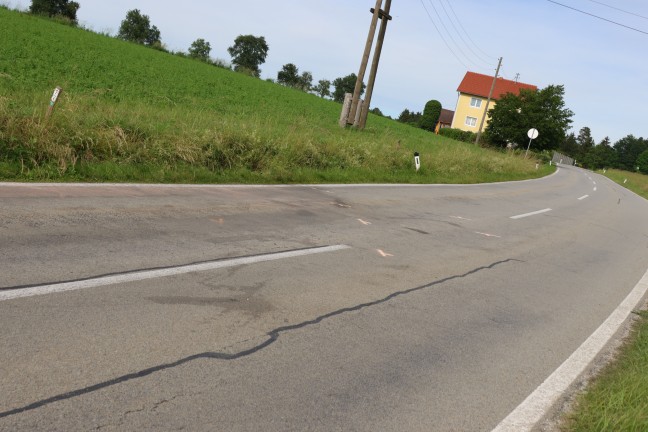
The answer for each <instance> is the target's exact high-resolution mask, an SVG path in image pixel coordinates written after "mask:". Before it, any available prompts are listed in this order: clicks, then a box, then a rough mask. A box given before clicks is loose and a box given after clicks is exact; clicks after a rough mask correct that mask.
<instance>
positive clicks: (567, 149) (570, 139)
mask: <svg viewBox="0 0 648 432" xmlns="http://www.w3.org/2000/svg"><path fill="white" fill-rule="evenodd" d="M558 149H559V150H560V152H561V153H563V154H565V155H567V156H570V157H572V158H575V157H577V156H578V142H577V141H576V135H574V133H573V132H572V133H570V134H569V135H567V136H566V137H565V139H564V140H562V141H561V143H560V145H559V146H558Z"/></svg>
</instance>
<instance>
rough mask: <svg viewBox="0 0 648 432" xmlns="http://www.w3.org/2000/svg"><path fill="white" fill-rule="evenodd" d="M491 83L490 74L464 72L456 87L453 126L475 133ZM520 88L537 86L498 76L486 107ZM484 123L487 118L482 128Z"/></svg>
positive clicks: (492, 105)
mask: <svg viewBox="0 0 648 432" xmlns="http://www.w3.org/2000/svg"><path fill="white" fill-rule="evenodd" d="M492 85H493V77H492V76H488V75H483V74H478V73H475V72H466V76H464V79H463V81H461V84H459V87H458V88H457V92H459V97H458V98H457V107H456V108H455V115H454V118H453V120H452V127H453V128H457V129H462V130H465V131H470V132H475V133H477V132H478V131H479V124H480V123H481V119H482V117H483V116H484V114H485V113H486V101H487V100H488V94H489V93H490V89H491V86H492ZM521 89H527V90H534V91H536V90H538V87H536V86H534V85H532V84H524V83H521V82H517V81H511V80H507V79H504V78H501V77H498V78H497V81H496V83H495V89H494V90H493V97H492V98H491V103H490V105H489V107H488V109H491V108H493V107H494V106H495V104H496V103H497V101H498V100H499V98H500V97H502V96H503V95H505V94H507V93H513V94H516V95H517V94H520V90H521ZM486 124H488V118H486V121H485V122H484V128H486Z"/></svg>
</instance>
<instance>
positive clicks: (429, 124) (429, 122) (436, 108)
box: [420, 100, 442, 132]
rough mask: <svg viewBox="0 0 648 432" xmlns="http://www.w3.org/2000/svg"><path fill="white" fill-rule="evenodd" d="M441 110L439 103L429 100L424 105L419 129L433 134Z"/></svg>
mask: <svg viewBox="0 0 648 432" xmlns="http://www.w3.org/2000/svg"><path fill="white" fill-rule="evenodd" d="M441 108H442V107H441V102H439V101H438V100H431V101H428V103H426V104H425V108H424V109H423V116H421V123H420V126H421V129H425V130H427V131H430V132H434V130H435V129H436V125H437V123H438V122H439V117H440V116H441Z"/></svg>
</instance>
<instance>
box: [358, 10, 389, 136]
mask: <svg viewBox="0 0 648 432" xmlns="http://www.w3.org/2000/svg"><path fill="white" fill-rule="evenodd" d="M390 9H391V0H385V9H384V10H381V11H380V13H379V16H378V17H379V18H380V19H381V20H382V22H381V23H380V30H379V31H378V42H376V51H375V52H374V56H373V62H372V64H371V72H370V73H369V82H368V83H367V92H366V93H365V101H364V103H363V104H362V110H361V112H360V121H359V122H358V128H359V129H364V128H365V126H366V124H367V115H369V105H370V104H371V96H372V94H373V89H374V84H375V83H376V74H377V72H378V63H380V54H381V53H382V47H383V42H384V40H385V33H386V32H387V24H388V23H389V21H390V20H391V19H392V17H391V15H389V11H390ZM374 12H375V11H374Z"/></svg>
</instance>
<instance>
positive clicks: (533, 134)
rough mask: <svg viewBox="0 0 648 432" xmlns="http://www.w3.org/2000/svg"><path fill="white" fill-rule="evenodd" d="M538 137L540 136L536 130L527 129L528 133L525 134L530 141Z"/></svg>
mask: <svg viewBox="0 0 648 432" xmlns="http://www.w3.org/2000/svg"><path fill="white" fill-rule="evenodd" d="M538 135H540V132H538V129H536V128H533V129H529V132H527V136H528V137H529V138H531V139H532V140H534V139H536V138H538Z"/></svg>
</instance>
